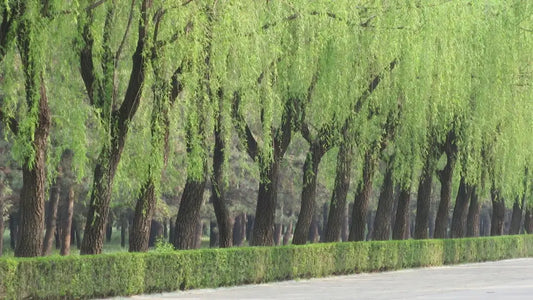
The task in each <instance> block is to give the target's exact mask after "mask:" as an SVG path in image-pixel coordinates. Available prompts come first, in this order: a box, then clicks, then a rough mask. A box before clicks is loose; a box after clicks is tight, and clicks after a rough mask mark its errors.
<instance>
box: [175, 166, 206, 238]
mask: <svg viewBox="0 0 533 300" xmlns="http://www.w3.org/2000/svg"><path fill="white" fill-rule="evenodd" d="M206 171H207V170H205V168H204V171H203V172H204V174H203V175H202V176H203V178H193V177H189V178H187V182H186V183H185V189H184V190H183V195H182V196H181V202H180V207H179V210H178V216H177V217H176V229H175V230H176V232H175V237H174V247H175V248H176V249H195V248H196V246H197V232H196V231H197V225H198V222H199V221H200V208H201V207H202V203H203V200H204V199H203V198H204V190H205V184H206V179H205V176H206Z"/></svg>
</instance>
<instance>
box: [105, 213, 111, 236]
mask: <svg viewBox="0 0 533 300" xmlns="http://www.w3.org/2000/svg"><path fill="white" fill-rule="evenodd" d="M112 236H113V213H110V214H109V217H108V219H107V225H106V229H105V241H106V242H107V243H110V242H111V238H112Z"/></svg>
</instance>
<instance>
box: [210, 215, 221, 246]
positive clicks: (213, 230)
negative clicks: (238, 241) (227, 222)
mask: <svg viewBox="0 0 533 300" xmlns="http://www.w3.org/2000/svg"><path fill="white" fill-rule="evenodd" d="M218 239H219V234H218V228H217V222H213V221H211V222H209V248H215V247H218V244H219V240H218Z"/></svg>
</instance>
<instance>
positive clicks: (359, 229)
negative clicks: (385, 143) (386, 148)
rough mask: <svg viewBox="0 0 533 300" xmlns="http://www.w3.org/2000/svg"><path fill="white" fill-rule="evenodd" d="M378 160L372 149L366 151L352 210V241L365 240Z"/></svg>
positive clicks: (350, 238)
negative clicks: (361, 175)
mask: <svg viewBox="0 0 533 300" xmlns="http://www.w3.org/2000/svg"><path fill="white" fill-rule="evenodd" d="M375 165H376V161H375V158H374V153H372V150H368V151H367V152H366V153H365V159H364V164H363V178H362V181H361V182H360V183H359V186H358V187H357V192H356V194H355V199H354V204H353V212H352V227H351V229H350V237H349V240H350V241H364V240H365V231H366V222H367V214H368V203H369V202H370V194H371V193H372V184H373V177H374V169H375Z"/></svg>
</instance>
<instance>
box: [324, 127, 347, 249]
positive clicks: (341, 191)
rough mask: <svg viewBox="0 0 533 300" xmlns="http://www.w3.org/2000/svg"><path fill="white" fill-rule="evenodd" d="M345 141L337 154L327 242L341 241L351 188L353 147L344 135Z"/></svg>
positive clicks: (326, 233) (326, 236)
mask: <svg viewBox="0 0 533 300" xmlns="http://www.w3.org/2000/svg"><path fill="white" fill-rule="evenodd" d="M343 135H344V136H345V138H346V139H345V140H344V141H343V143H342V144H341V145H340V147H339V153H338V154H337V167H336V171H335V172H336V175H335V187H334V188H333V194H332V195H331V202H330V204H329V214H328V223H327V225H326V230H325V233H324V235H325V237H324V241H325V242H337V241H340V240H341V230H342V223H343V220H344V211H345V206H346V196H347V195H348V189H349V188H350V175H351V167H352V159H353V151H354V149H353V145H352V144H351V142H350V140H349V139H348V137H347V136H346V135H347V134H346V132H344V133H343Z"/></svg>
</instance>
